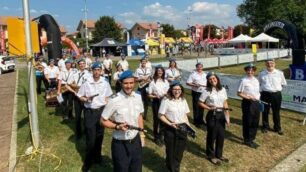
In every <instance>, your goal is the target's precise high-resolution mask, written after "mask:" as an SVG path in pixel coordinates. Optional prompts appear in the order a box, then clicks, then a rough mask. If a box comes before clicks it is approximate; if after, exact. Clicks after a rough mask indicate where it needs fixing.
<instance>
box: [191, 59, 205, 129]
mask: <svg viewBox="0 0 306 172" xmlns="http://www.w3.org/2000/svg"><path fill="white" fill-rule="evenodd" d="M206 82H207V80H206V73H205V72H204V71H203V64H202V63H197V64H196V70H195V71H193V72H192V73H191V74H190V76H189V78H188V79H187V82H186V84H187V85H188V86H191V89H192V92H191V94H192V108H193V123H194V125H195V126H196V127H200V125H202V124H205V122H204V120H203V116H204V110H203V109H202V108H200V107H199V105H198V101H199V98H200V96H201V93H202V92H203V91H204V90H205V87H206Z"/></svg>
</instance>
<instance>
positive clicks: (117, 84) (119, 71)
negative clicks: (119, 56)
mask: <svg viewBox="0 0 306 172" xmlns="http://www.w3.org/2000/svg"><path fill="white" fill-rule="evenodd" d="M122 72H123V69H122V65H121V63H117V66H116V72H115V73H114V75H113V77H114V78H113V80H114V81H115V91H116V93H118V92H119V91H120V90H121V83H120V80H119V78H120V75H121V74H122Z"/></svg>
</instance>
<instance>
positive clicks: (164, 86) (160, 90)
mask: <svg viewBox="0 0 306 172" xmlns="http://www.w3.org/2000/svg"><path fill="white" fill-rule="evenodd" d="M168 89H169V83H168V81H167V80H166V79H165V70H164V68H163V67H162V66H160V65H158V66H156V67H155V72H154V76H153V81H151V82H150V84H149V89H148V97H149V98H151V99H152V111H153V134H154V142H155V143H156V144H157V145H159V146H161V145H162V143H163V140H162V137H163V126H162V125H161V122H160V120H159V118H158V109H159V107H160V103H161V100H162V99H163V98H164V96H166V95H167V91H168Z"/></svg>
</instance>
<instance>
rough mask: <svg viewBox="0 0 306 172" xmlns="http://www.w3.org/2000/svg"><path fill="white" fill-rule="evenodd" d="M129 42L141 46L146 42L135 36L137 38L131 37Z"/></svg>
mask: <svg viewBox="0 0 306 172" xmlns="http://www.w3.org/2000/svg"><path fill="white" fill-rule="evenodd" d="M129 44H130V45H131V46H139V47H141V46H144V45H145V43H144V42H143V41H142V40H140V39H136V38H135V39H130V40H129Z"/></svg>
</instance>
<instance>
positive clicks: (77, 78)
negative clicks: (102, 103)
mask: <svg viewBox="0 0 306 172" xmlns="http://www.w3.org/2000/svg"><path fill="white" fill-rule="evenodd" d="M78 66H79V70H78V71H77V73H75V74H74V75H73V84H74V85H70V88H72V89H73V91H74V93H75V96H74V101H73V103H74V112H75V127H76V128H75V135H76V139H80V138H81V136H82V112H83V111H84V104H83V102H81V100H80V99H79V97H78V96H77V93H78V91H79V89H80V87H81V86H82V85H83V84H84V83H85V82H86V81H87V80H88V78H90V77H91V74H90V73H89V72H88V71H87V70H86V69H85V66H86V61H85V59H84V58H81V59H79V60H78Z"/></svg>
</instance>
